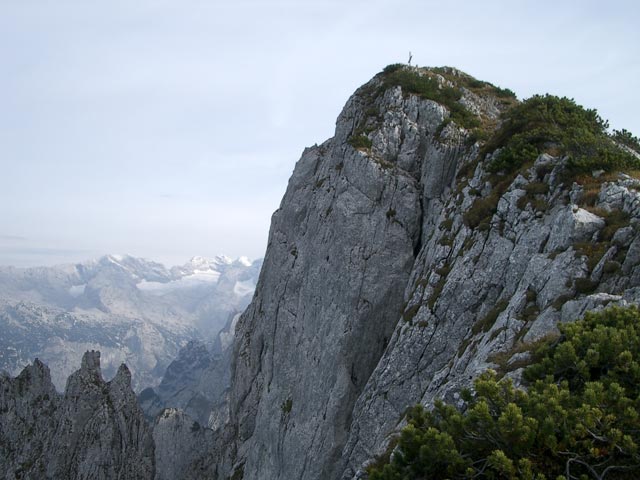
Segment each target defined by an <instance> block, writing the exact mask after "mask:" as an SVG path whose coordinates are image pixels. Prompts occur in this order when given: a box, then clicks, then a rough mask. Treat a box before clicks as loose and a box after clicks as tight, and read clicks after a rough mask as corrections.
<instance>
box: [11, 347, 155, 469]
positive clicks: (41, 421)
mask: <svg viewBox="0 0 640 480" xmlns="http://www.w3.org/2000/svg"><path fill="white" fill-rule="evenodd" d="M0 440H1V441H0V476H1V477H2V478H7V479H18V478H122V479H150V478H153V476H154V471H155V470H154V468H155V467H154V449H153V439H152V437H151V432H150V430H149V427H148V426H147V425H146V423H145V421H144V417H143V415H142V411H141V410H140V408H139V407H138V405H137V402H136V398H135V395H134V393H133V390H132V389H131V375H130V373H129V370H128V368H127V367H126V366H124V365H123V366H121V367H120V369H119V370H118V373H117V375H116V376H115V377H114V379H113V380H112V381H111V382H109V383H106V382H105V381H104V380H103V379H102V375H101V373H100V352H96V351H89V352H86V353H85V354H84V356H83V359H82V366H81V368H80V370H78V371H77V372H75V373H74V374H73V375H71V377H70V378H69V381H68V382H67V389H66V391H65V394H64V396H63V395H60V394H58V393H57V392H56V390H55V388H54V386H53V383H52V382H51V377H50V374H49V369H48V368H47V367H46V365H44V364H43V363H42V362H40V361H39V360H35V361H34V363H33V365H29V366H27V367H25V369H24V370H23V371H22V373H20V375H18V377H16V378H11V377H0Z"/></svg>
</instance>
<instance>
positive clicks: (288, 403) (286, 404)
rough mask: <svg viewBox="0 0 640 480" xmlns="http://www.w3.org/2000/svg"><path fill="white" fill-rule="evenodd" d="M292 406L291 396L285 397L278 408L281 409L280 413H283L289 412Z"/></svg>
mask: <svg viewBox="0 0 640 480" xmlns="http://www.w3.org/2000/svg"><path fill="white" fill-rule="evenodd" d="M292 408H293V400H291V398H287V399H286V400H285V401H284V402H282V403H281V404H280V410H282V413H284V414H285V415H286V414H288V413H290V412H291V409H292Z"/></svg>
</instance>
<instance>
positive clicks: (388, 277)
mask: <svg viewBox="0 0 640 480" xmlns="http://www.w3.org/2000/svg"><path fill="white" fill-rule="evenodd" d="M424 73H425V74H429V75H432V76H435V78H437V79H438V81H439V82H440V83H441V84H447V83H448V82H452V81H453V82H455V78H456V76H458V75H460V74H459V72H457V71H454V70H450V71H449V72H448V73H449V75H448V76H447V78H444V77H442V76H440V75H439V74H438V73H437V72H435V71H431V72H424ZM381 86H382V80H381V79H380V78H379V77H377V78H374V79H373V80H372V81H371V82H369V83H368V84H366V85H365V86H363V87H362V88H361V89H359V90H358V91H357V92H356V93H355V94H354V96H353V97H352V98H351V99H350V100H349V101H348V102H347V104H346V106H345V108H344V110H343V111H342V113H341V114H340V116H339V118H338V121H337V125H336V131H335V136H334V137H333V138H332V139H330V140H328V141H326V142H325V143H324V144H322V145H320V146H315V147H312V148H309V149H307V150H305V152H304V153H303V155H302V158H301V159H300V160H299V162H298V163H297V165H296V168H295V171H294V173H293V175H292V177H291V179H290V181H289V186H288V189H287V192H286V194H285V196H284V198H283V200H282V203H281V206H280V208H279V209H278V210H277V211H276V212H275V214H274V216H273V219H272V225H271V231H270V236H269V244H268V249H267V254H266V257H265V260H264V268H263V270H262V272H261V276H260V280H259V282H258V286H257V289H256V293H255V296H254V298H253V301H252V303H251V305H250V306H249V307H248V309H247V311H246V312H245V314H244V315H243V316H242V317H241V319H240V321H239V322H238V326H237V330H236V344H235V351H234V358H233V362H234V363H233V375H232V382H231V392H230V403H229V405H230V421H229V423H228V425H227V428H226V429H225V430H224V432H220V436H219V442H218V445H217V447H216V449H215V450H214V451H212V452H211V454H210V458H209V465H210V470H209V472H210V474H212V475H215V474H217V475H218V476H219V477H221V478H226V477H228V476H231V475H232V474H233V473H234V472H235V473H236V474H238V475H239V473H240V472H242V473H243V475H244V476H243V478H244V479H245V480H249V479H303V478H304V479H305V480H307V479H341V478H344V479H347V478H354V477H361V476H362V475H363V470H364V466H365V465H366V463H367V462H368V461H369V460H370V459H371V458H373V457H374V456H375V455H377V454H379V453H381V452H382V451H384V449H385V448H386V445H387V442H388V439H389V436H390V434H392V433H393V432H394V431H395V430H396V429H397V428H398V427H399V426H400V425H401V421H402V418H403V412H404V411H405V410H406V408H407V407H408V406H411V405H414V404H415V403H418V402H422V403H424V404H426V405H428V404H430V403H431V402H432V401H433V399H434V398H436V397H441V398H445V399H447V400H448V401H451V402H454V403H455V402H456V400H457V398H458V397H457V392H459V390H460V389H461V388H463V387H466V386H468V385H469V384H470V383H471V382H472V379H473V378H475V376H477V375H478V374H479V373H480V372H481V371H483V370H485V369H486V368H489V367H496V366H497V364H496V360H495V354H496V353H499V352H502V354H503V357H504V356H506V357H507V359H508V358H509V355H510V354H509V352H510V351H511V350H512V349H513V347H514V345H516V344H517V343H518V342H533V341H535V340H537V339H539V338H541V337H543V336H545V335H547V334H549V333H552V332H553V331H554V330H555V324H556V323H557V322H559V321H565V320H568V319H571V318H575V317H576V316H579V315H582V314H583V313H584V311H585V310H586V309H592V308H602V306H603V305H605V304H607V303H610V302H614V303H616V302H617V303H625V302H629V301H633V302H635V301H637V300H638V298H639V297H640V291H639V290H638V288H637V287H638V286H640V273H639V272H640V270H638V266H637V265H638V262H639V261H640V254H638V252H639V251H640V247H637V246H638V245H640V237H639V236H638V233H637V229H636V228H635V227H633V225H637V224H638V222H640V217H638V212H637V211H636V210H637V209H638V207H637V205H639V204H640V196H639V195H638V194H637V193H636V192H635V190H634V189H635V188H639V185H637V182H634V181H633V180H630V179H628V178H621V179H620V180H619V181H617V182H609V183H607V182H603V183H602V184H601V185H600V186H599V188H600V196H599V199H598V200H597V205H596V207H599V208H601V209H604V210H609V211H611V210H615V209H618V210H620V209H623V210H624V211H625V212H626V213H627V215H628V216H629V222H627V224H625V225H622V226H621V227H620V232H619V233H616V234H615V236H614V239H616V240H615V241H609V240H607V242H608V243H607V245H606V247H607V248H608V249H610V251H609V250H607V249H605V250H606V252H607V253H605V254H604V256H602V259H601V261H600V262H599V264H598V266H596V267H593V265H592V263H593V259H591V258H588V256H585V254H584V253H583V252H582V250H580V249H579V247H578V246H579V245H580V244H582V243H584V242H598V241H599V240H598V239H599V238H601V235H602V234H601V232H602V229H603V227H604V225H605V221H604V220H603V218H601V217H599V216H598V215H597V214H594V213H593V212H589V211H587V210H586V209H585V208H583V203H581V202H582V200H581V198H582V191H581V187H579V186H578V185H571V184H570V183H565V182H564V180H563V178H565V177H563V175H562V172H563V171H564V168H565V160H564V159H562V158H555V157H550V156H548V155H542V156H541V157H539V158H538V159H535V158H532V159H531V163H530V164H529V165H528V166H526V167H524V168H523V169H522V171H521V172H520V174H519V175H517V176H514V177H513V178H508V182H509V183H508V185H507V186H504V185H503V186H501V187H500V191H499V192H498V191H497V187H496V184H497V182H498V181H500V180H501V178H498V179H497V180H496V177H495V176H494V177H492V176H491V175H490V174H489V173H488V172H487V171H486V170H485V164H486V162H487V161H488V160H489V159H481V158H480V157H479V145H478V144H477V143H474V141H473V140H471V139H470V134H469V132H467V131H466V130H464V129H462V128H460V127H458V126H456V124H455V123H454V122H445V120H446V119H447V118H448V116H449V112H448V110H447V108H445V107H444V106H442V105H439V104H438V103H436V102H434V101H431V100H427V99H423V98H419V97H418V96H416V95H406V94H404V93H403V92H402V90H401V88H400V87H391V88H387V89H386V90H384V89H380V87H381ZM462 92H463V96H462V99H461V100H460V102H461V103H462V104H464V105H465V106H466V108H468V109H469V110H470V111H472V112H474V114H476V115H477V116H478V117H479V119H480V120H481V122H483V123H484V124H485V125H489V128H491V127H490V125H496V124H497V123H498V116H499V113H500V111H501V109H503V108H504V104H503V102H502V101H501V99H500V98H499V97H498V96H497V94H496V92H495V91H492V90H486V89H485V90H484V91H482V92H475V93H474V91H471V90H468V89H466V88H462ZM365 134H366V136H367V138H368V141H369V142H370V146H365V147H360V148H359V149H358V148H354V146H352V145H358V143H357V142H354V141H353V140H352V139H353V138H354V137H356V136H360V135H365ZM361 144H362V145H368V143H367V142H361ZM540 183H544V184H545V185H546V186H545V188H544V189H541V191H542V192H543V193H541V194H535V195H538V196H537V197H535V199H537V200H538V201H537V202H534V201H533V199H534V196H532V195H534V194H531V193H529V192H531V191H533V190H532V189H529V187H528V185H530V184H540ZM496 192H497V193H496ZM492 194H493V195H494V196H495V203H496V206H495V209H494V210H492V211H491V212H489V213H488V216H487V218H486V219H484V223H483V224H482V228H480V227H473V228H472V227H470V226H469V224H470V222H467V221H465V218H467V215H468V214H469V212H472V209H473V208H474V205H475V204H476V203H475V202H476V201H477V200H478V199H480V198H482V199H487V198H489V197H490V196H491V195H492ZM527 195H529V196H530V197H531V198H529V197H527ZM541 204H544V205H545V207H544V208H540V205H541ZM625 229H626V230H625ZM601 253H602V252H601ZM605 257H606V258H605ZM614 258H615V262H617V265H618V266H619V267H620V268H619V269H614V268H613V267H612V264H611V263H609V264H608V267H607V268H605V267H604V265H605V264H607V262H611V261H614V260H613V259H614ZM596 260H597V259H596ZM600 264H601V265H600ZM604 271H606V272H608V273H606V274H605V273H603V272H604ZM576 279H589V280H590V281H591V282H592V283H593V285H595V286H597V291H596V293H591V292H586V291H584V289H581V288H580V287H579V286H578V283H577V282H576ZM583 283H584V282H583ZM514 358H515V357H514ZM507 363H508V362H507ZM512 370H514V371H513V372H510V373H509V375H511V376H513V377H514V378H515V379H516V381H517V380H518V375H519V372H518V371H517V370H516V369H515V368H513V369H512Z"/></svg>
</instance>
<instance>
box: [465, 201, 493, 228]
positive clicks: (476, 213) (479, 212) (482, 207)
mask: <svg viewBox="0 0 640 480" xmlns="http://www.w3.org/2000/svg"><path fill="white" fill-rule="evenodd" d="M499 200H500V197H499V196H497V195H489V196H488V197H484V198H477V199H476V200H475V201H474V202H473V205H471V208H469V210H467V211H466V212H465V213H464V215H463V217H462V220H463V222H464V224H465V225H467V226H468V227H470V228H476V227H478V226H480V224H481V223H483V222H485V221H490V220H491V217H493V214H494V213H496V211H497V210H498V201H499Z"/></svg>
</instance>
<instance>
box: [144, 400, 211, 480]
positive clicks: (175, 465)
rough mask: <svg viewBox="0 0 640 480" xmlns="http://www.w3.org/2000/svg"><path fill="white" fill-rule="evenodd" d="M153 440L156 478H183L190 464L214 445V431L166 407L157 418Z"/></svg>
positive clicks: (191, 466)
mask: <svg viewBox="0 0 640 480" xmlns="http://www.w3.org/2000/svg"><path fill="white" fill-rule="evenodd" d="M153 440H154V442H155V445H156V449H157V450H158V452H161V454H159V455H156V472H157V473H156V477H155V480H176V479H180V478H185V474H186V472H187V471H189V470H193V469H194V467H193V464H194V463H195V462H197V461H198V460H199V459H200V458H201V457H203V456H204V455H206V453H207V452H208V451H209V450H210V449H211V448H212V446H213V431H212V430H210V429H208V428H204V427H202V426H201V425H200V424H199V423H198V422H196V421H195V420H193V419H192V418H191V417H189V416H188V415H187V414H185V413H184V412H182V411H180V410H178V409H175V408H167V409H165V410H164V411H163V412H162V413H161V414H160V415H158V417H157V418H156V420H155V422H154V425H153ZM200 478H202V477H200Z"/></svg>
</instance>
